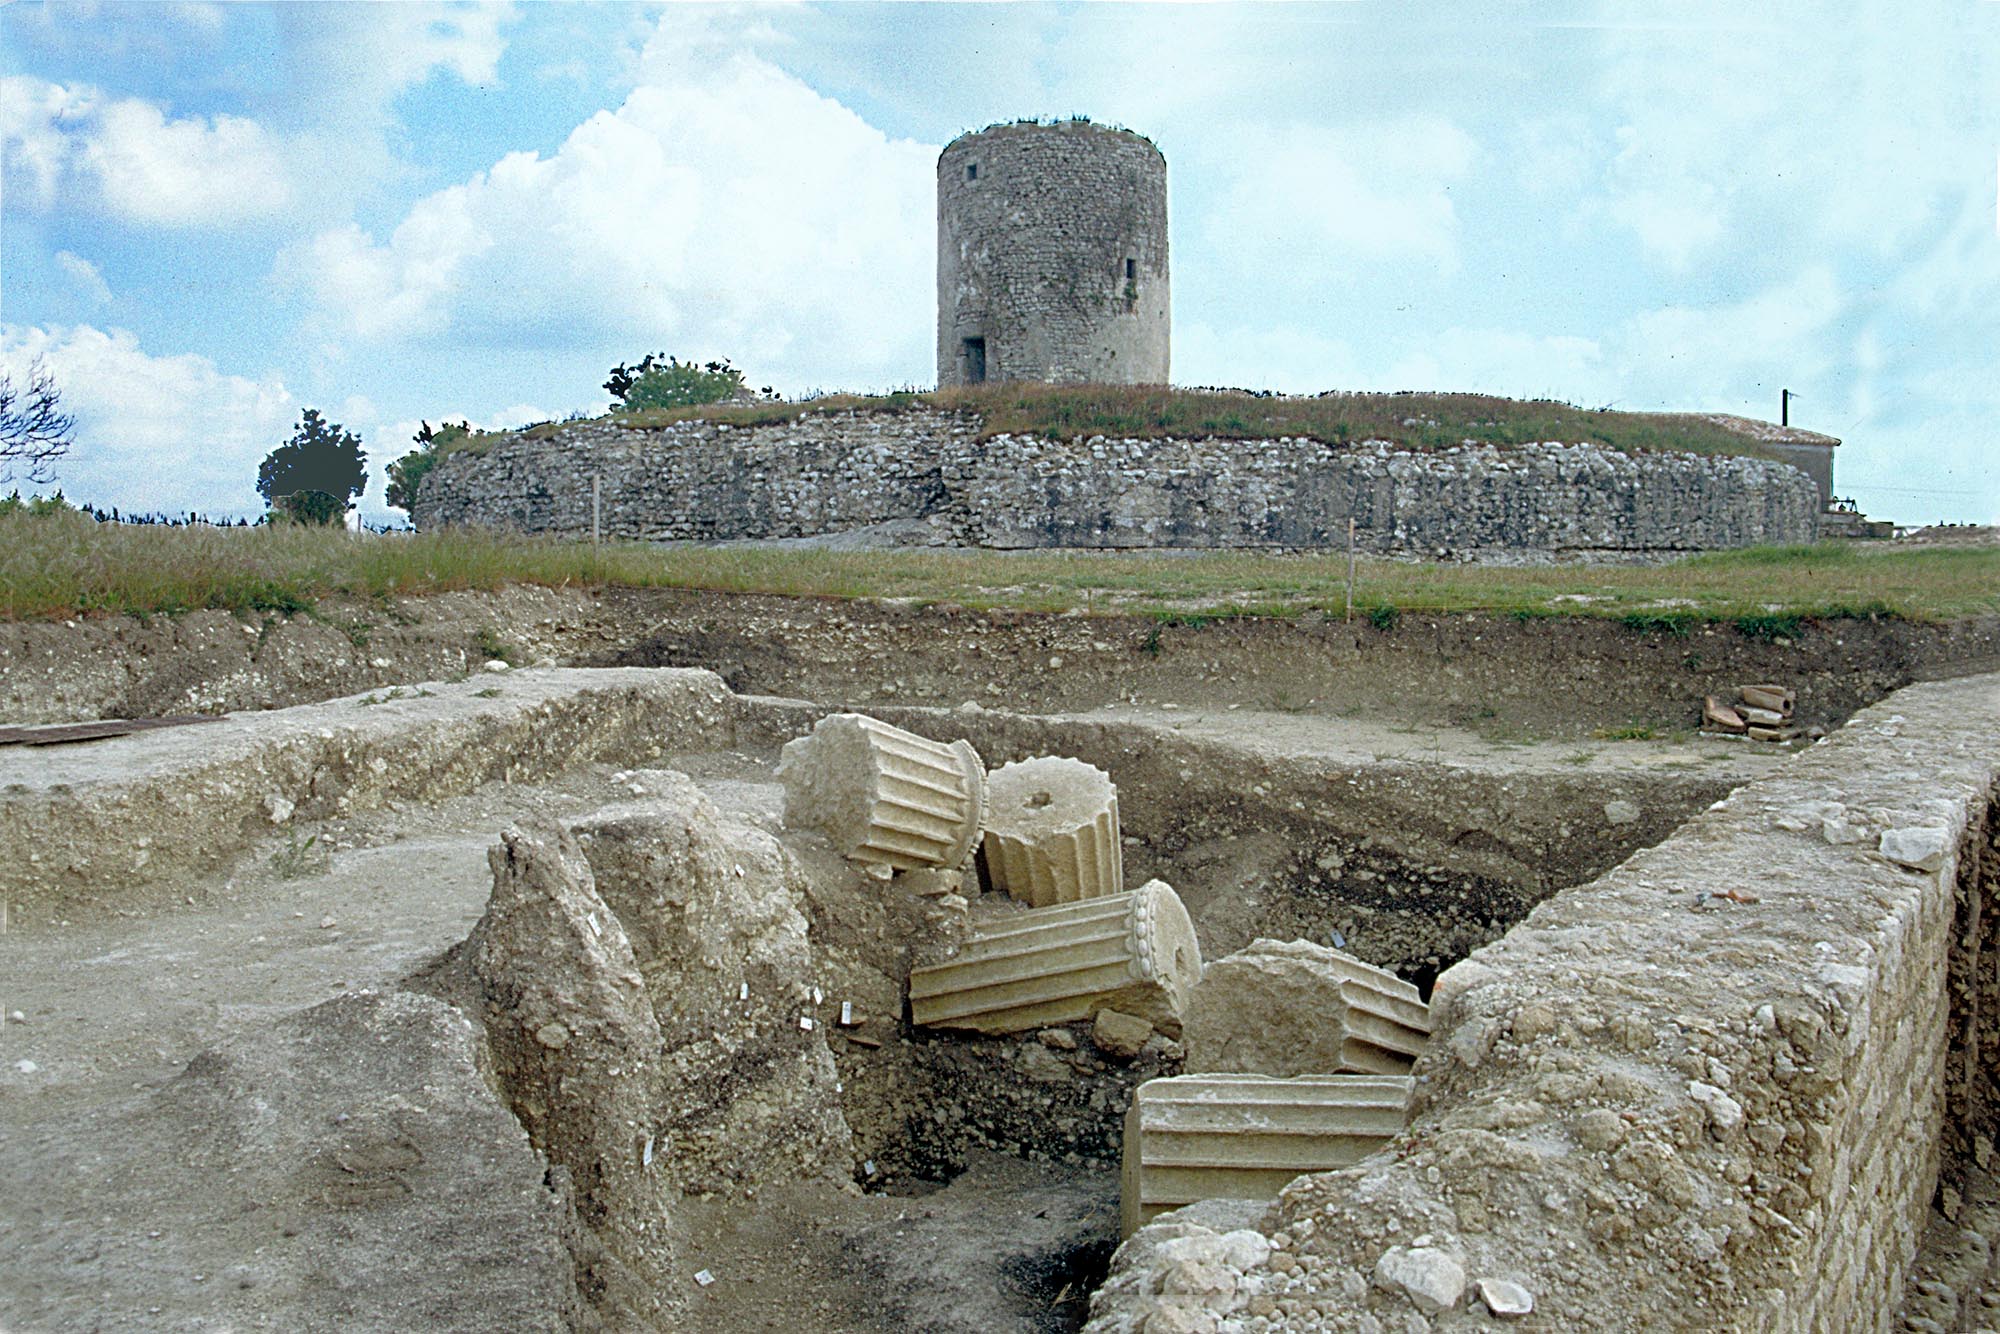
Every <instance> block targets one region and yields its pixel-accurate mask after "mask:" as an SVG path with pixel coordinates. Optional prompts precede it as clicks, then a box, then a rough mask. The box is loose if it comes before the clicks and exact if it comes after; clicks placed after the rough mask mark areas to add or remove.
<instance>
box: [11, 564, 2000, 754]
mask: <svg viewBox="0 0 2000 1334" xmlns="http://www.w3.org/2000/svg"><path fill="white" fill-rule="evenodd" d="M496 656H501V657H505V658H507V659H509V660H511V661H513V662H514V663H516V664H523V663H532V662H538V661H555V662H562V663H565V664H571V665H578V666H699V667H707V668H710V669H712V670H714V671H716V672H719V673H720V674H721V675H722V677H723V679H724V680H725V681H726V682H727V683H728V684H729V685H730V687H731V688H733V689H735V690H738V691H742V692H756V693H764V694H778V695H789V696H793V697H795V698H805V699H812V700H815V701H817V702H819V703H822V704H825V705H828V706H830V707H831V706H837V705H841V704H863V703H873V704H880V703H888V702H894V703H901V704H931V705H957V704H961V703H963V702H965V701H966V700H977V701H979V702H981V703H986V704H993V705H1004V706H1005V707H1008V708H1011V709H1017V710H1021V711H1024V712H1078V711H1082V710H1087V709H1094V708H1099V707H1102V706H1104V705H1107V704H1113V703H1119V702H1134V703H1147V704H1156V705H1163V704H1177V705H1181V706H1183V707H1197V706H1212V707H1216V708H1226V707H1227V706H1229V705H1232V704H1234V705H1238V706H1240V707H1243V708H1255V709H1263V710H1269V711H1273V712H1285V713H1313V714H1326V715H1336V716H1339V715H1347V716H1367V717H1372V718H1378V719H1385V720H1393V721H1403V722H1410V723H1423V724H1441V723H1448V724H1454V725H1458V726H1464V727H1470V728H1474V729H1477V730H1479V731H1481V732H1484V733H1486V734H1488V735H1495V736H1503V737H1504V736H1508V735H1533V736H1548V737H1575V736H1587V735H1589V734H1590V733H1591V732H1593V731H1597V730H1601V729H1607V728H1614V729H1615V728H1626V727H1651V728H1655V729H1660V730H1677V729H1688V728H1692V727H1694V726H1695V724H1696V722H1697V721H1698V718H1699V708H1700V701H1701V697H1702V696H1703V695H1704V694H1708V693H1726V692H1727V691H1729V690H1730V689H1731V688H1733V687H1734V686H1736V685H1738V684H1740V683H1742V682H1744V681H1747V680H1752V679H1760V680H1761V679H1772V680H1780V681H1784V682H1786V683H1787V684H1790V685H1793V686H1794V687H1796V688H1797V690H1798V692H1799V702H1800V710H1801V717H1802V720H1803V721H1805V722H1808V723H1819V724H1822V725H1826V726H1832V725H1835V724H1837V723H1839V722H1840V721H1841V720H1843V719H1845V718H1846V717H1847V716H1848V715H1849V714H1851V713H1853V712H1854V710H1855V709H1857V708H1860V707H1862V706H1863V705H1865V704H1867V703H1869V702H1871V701H1873V700H1875V699H1879V698H1880V697H1881V696H1882V695H1884V694H1886V693H1887V692H1888V691H1890V690H1893V689H1896V688H1897V687H1899V686H1903V685H1907V684H1910V683H1911V682H1913V681H1923V680H1932V679H1939V678H1944V677H1952V676H1961V675H1966V674H1969V673H1973V672H1979V671H1991V670H1995V669H2000V617H1986V618H1980V619H1976V620H1968V621H1961V622H1954V623H1949V624H1937V625H1917V624H1911V623H1908V622H1900V621H1865V620H1863V621H1853V620H1848V621H1830V622H1825V623H1811V622H1808V623H1806V624H1804V625H1802V626H1800V627H1799V628H1798V629H1797V630H1796V631H1795V632H1794V633H1790V634H1779V635H1777V636H1776V637H1775V638H1771V639H1762V638H1756V637H1752V636H1748V635H1745V634H1744V633H1743V632H1742V631H1740V630H1738V629H1737V628H1736V627H1735V626H1734V625H1717V626H1710V627H1698V628H1695V629H1692V630H1690V631H1688V632H1687V633H1684V634H1677V633H1674V632H1672V631H1669V630H1634V629H1631V628H1628V627H1626V626H1624V625H1622V624H1619V623H1617V622H1612V621H1603V620H1588V619H1559V618H1543V619H1534V620H1527V621H1521V620H1515V619H1513V618H1510V617H1505V616H1492V615H1482V614H1467V615H1456V616H1436V617H1431V616H1418V615H1405V616H1403V617H1401V618H1400V619H1399V620H1398V621H1397V622H1396V623H1395V624H1394V625H1392V626H1389V627H1387V628H1381V627H1377V626H1375V625H1373V624H1371V623H1369V622H1367V621H1366V620H1362V619H1357V620H1355V621H1353V622H1344V621H1341V620H1338V619H1328V618H1324V617H1316V616H1314V617H1305V618H1301V619H1299V620H1296V621H1284V620H1274V619H1250V618H1244V619H1234V620H1223V621H1212V622H1208V623H1205V624H1200V625H1176V624H1167V623H1163V622H1161V621H1158V620H1155V619H1153V618H1150V617H1145V616H1130V615H1074V614H1070V615H1048V614H1038V613H1028V612H970V611H965V610H962V609H957V608H951V607H916V606H910V605H899V604H890V603H880V602H860V601H836V600H830V599H801V598H779V597H764V596H748V595H730V594H717V593H702V592H681V591H675V590H670V589H612V590H603V591H594V592H586V591H578V590H558V589H547V588H538V587H514V588H509V589H506V590H503V591H501V592H497V593H451V594H443V595H439V596H435V597H427V598H402V599H392V600H390V601H389V602H387V603H386V604H378V603H350V604H334V603H329V604H327V605H325V606H323V607H321V608H319V609H317V610H316V611H315V612H313V613H312V614H310V615H304V614H302V615H296V616H291V617H284V616H278V615H275V614H269V615H265V616H261V617H257V618H254V619H245V618H239V617H236V616H232V615H229V614H227V613H223V612H195V613H189V614H186V615H182V616H176V617H152V618H149V619H147V620H146V621H143V622H142V621H139V620H136V619H133V618H130V617H104V618H85V619H79V620H75V621H63V622H43V623H10V624H7V625H0V721H6V722H13V723H43V722H63V721H74V720H80V719H88V718H100V717H139V716H149V715H159V714H167V713H176V712H224V711H234V710H241V709H257V708H276V707H284V706H287V705H291V704H298V703H306V702H310V701H313V700H318V699H327V698H332V697H335V696H338V695H342V694H349V693H353V692H355V691H361V690H368V689H372V688H375V687H379V686H382V685H387V684H393V683H397V682H406V681H419V680H436V679H440V678H445V677H449V676H451V675H453V674H455V673H461V672H464V671H466V670H469V669H471V668H476V667H477V666H478V665H479V664H480V663H482V662H484V661H486V660H487V659H490V658H493V657H496Z"/></svg>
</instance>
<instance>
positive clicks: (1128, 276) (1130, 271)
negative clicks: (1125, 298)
mask: <svg viewBox="0 0 2000 1334" xmlns="http://www.w3.org/2000/svg"><path fill="white" fill-rule="evenodd" d="M1125 281H1126V282H1128V283H1136V282H1138V281H1139V261H1138V260H1136V259H1133V258H1132V257H1131V256H1129V255H1127V256H1126V257H1125Z"/></svg>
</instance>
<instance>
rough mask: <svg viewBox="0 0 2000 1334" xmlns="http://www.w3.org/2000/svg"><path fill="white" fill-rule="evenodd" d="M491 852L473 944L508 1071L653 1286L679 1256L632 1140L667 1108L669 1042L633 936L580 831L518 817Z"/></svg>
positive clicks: (524, 1112) (495, 1054)
mask: <svg viewBox="0 0 2000 1334" xmlns="http://www.w3.org/2000/svg"><path fill="white" fill-rule="evenodd" d="M487 860H488V862H489V864H490V865H491V867H492V870H493V894H492V898H491V899H490V900H489V902H488V903H487V907H486V915H485V916H484V917H482V918H481V919H480V921H479V925H478V927H477V928H476V929H475V930H474V932H473V934H472V938H471V941H470V942H469V951H468V953H469V958H470V962H471V965H472V975H473V976H474V977H475V978H476V979H477V982H478V986H479V989H480V993H481V997H482V1000H483V1002H484V1005H485V1010H486V1032H487V1042H488V1047H489V1050H490V1051H491V1053H492V1058H493V1065H494V1070H495V1074H496V1075H497V1076H498V1078H499V1082H500V1085H501V1087H502V1089H503V1091H504V1093H505V1096H506V1099H507V1102H508V1104H509V1105H510V1106H511V1107H512V1108H513V1109H514V1112H515V1114H516V1115H517V1116H519V1117H520V1119H521V1124H522V1126H523V1127H524V1128H525V1129H526V1130H527V1132H528V1138H529V1139H530V1140H531V1141H532V1142H533V1144H534V1146H535V1148H536V1149H538V1150H540V1151H541V1152H542V1153H543V1154H544V1155H546V1156H547V1157H548V1159H549V1161H550V1162H551V1163H554V1164H556V1165H558V1166H560V1167H564V1168H567V1169H568V1171H569V1173H570V1176H571V1179H572V1181H573V1182H574V1183H575V1186H576V1200H577V1211H578V1214H579V1216H580V1218H581V1220H582V1221H583V1223H584V1224H585V1225H586V1226H588V1227H589V1228H591V1229H592V1230H593V1231H594V1232H595V1233H596V1234H597V1235H598V1237H599V1238H600V1239H601V1240H602V1241H603V1242H604V1243H605V1244H606V1245H607V1246H608V1247H609V1248H610V1250H611V1252H612V1253H613V1254H614V1255H615V1256H616V1257H617V1260H618V1261H619V1262H620V1263H621V1264H622V1265H623V1266H625V1267H627V1268H628V1269H629V1271H630V1272H631V1273H632V1275H633V1283H634V1286H633V1291H634V1292H635V1293H646V1292H650V1291H652V1290H654V1289H657V1288H659V1286H660V1283H661V1280H662V1279H663V1277H664V1273H663V1266H664V1265H665V1264H666V1262H667V1261H668V1259H669V1258H670V1257H669V1255H668V1254H667V1252H666V1248H667V1246H668V1245H669V1241H670V1238H671V1236H672V1232H671V1228H670V1226H663V1225H662V1224H663V1223H664V1222H665V1220H667V1219H668V1218H669V1217H670V1214H669V1204H670V1195H669V1192H668V1191H667V1190H666V1189H665V1187H664V1183H663V1182H662V1181H661V1180H660V1179H659V1178H658V1177H656V1176H655V1175H654V1174H653V1173H651V1172H650V1171H647V1170H646V1169H644V1168H642V1167H640V1166H639V1165H638V1164H636V1163H634V1162H633V1161H632V1160H631V1156H630V1152H629V1145H630V1143H631V1135H632V1129H633V1127H635V1126H643V1125H647V1124H649V1123H650V1122H651V1120H652V1118H653V1115H654V1107H655V1105H656V1104H655V1101H654V1100H655V1096H656V1085H657V1080H658V1073H659V1072H658V1065H657V1061H658V1054H659V1052H660V1050H661V1048H662V1046H663V1042H662V1039H661V1035H660V1028H659V1023H658V1021H657V1019H656V1018H655V1016H654V1014H653V1010H652V1007H651V1006H650V1005H648V1004H647V1002H646V996H645V993H644V992H643V991H640V990H638V989H637V988H634V987H631V986H628V985H626V984H625V983H624V981H623V979H624V978H626V977H629V976H634V975H636V973H637V964H636V963H635V962H634V960H633V957H632V947H631V944H630V943H629V941H628V940H627V939H626V936H625V932H624V931H623V930H622V929H621V928H620V926H619V924H618V920H617V918H615V917H614V916H612V914H611V912H610V910H609V909H607V908H606V907H605V905H604V901H603V899H601V898H600V897H599V896H598V893H597V887H596V883H595V881H594V879H593V878H592V876H591V873H590V866H589V863H588V862H587V861H586V860H585V859H584V856H583V853H582V851H581V849H580V848H579V847H578V846H577V844H576V842H575V840H574V838H573V837H572V836H571V835H570V834H569V833H568V832H567V831H563V830H557V831H554V832H553V835H552V836H551V835H550V834H543V835H542V836H540V837H537V836H533V835H530V834H527V833H523V832H522V831H521V830H518V829H509V830H507V831H506V832H505V833H504V834H503V835H502V836H501V841H500V843H499V844H498V845H497V846H496V847H494V848H493V849H492V851H491V852H490V853H489V854H488V858H487ZM634 1300H646V1299H643V1298H640V1297H635V1298H634Z"/></svg>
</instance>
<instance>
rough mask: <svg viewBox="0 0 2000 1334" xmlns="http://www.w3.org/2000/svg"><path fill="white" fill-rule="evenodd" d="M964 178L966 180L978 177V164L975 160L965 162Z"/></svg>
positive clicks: (973, 179)
mask: <svg viewBox="0 0 2000 1334" xmlns="http://www.w3.org/2000/svg"><path fill="white" fill-rule="evenodd" d="M965 179H966V180H968V181H976V180H978V179H979V164H978V163H977V162H968V163H966V164H965Z"/></svg>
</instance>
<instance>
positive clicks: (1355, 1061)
mask: <svg viewBox="0 0 2000 1334" xmlns="http://www.w3.org/2000/svg"><path fill="white" fill-rule="evenodd" d="M1430 1031H1431V1020H1430V1007H1428V1006H1427V1005H1425V1004H1424V1002H1423V999H1422V997H1421V994H1420V993H1419V992H1418V991H1417V989H1416V988H1415V987H1414V986H1411V985H1410V984H1409V983H1408V982H1405V981H1403V980H1402V979H1401V978H1399V977H1397V976H1396V975H1395V974H1394V973H1390V972H1385V971H1384V970H1382V969H1380V968H1377V967H1375V966H1374V965H1372V964H1368V963H1363V962H1362V961H1361V960H1359V959H1357V958H1355V957H1353V956H1352V955H1350V954H1343V953H1341V952H1340V951H1339V950H1333V949H1328V948H1327V947H1326V946H1324V945H1316V944H1314V943H1312V942H1311V941H1305V940H1292V941H1279V940H1254V941H1252V942H1251V943H1250V945H1249V946H1248V947H1247V948H1245V949H1242V950H1239V951H1238V952H1237V953H1235V954H1232V955H1230V956H1229V957H1228V958H1226V959H1220V960H1217V961H1216V962H1215V963H1212V964H1209V965H1208V966H1207V967H1206V968H1205V969H1204V970H1203V971H1202V979H1201V985H1200V986H1198V987H1196V988H1195V989H1194V992H1193V993H1192V994H1191V995H1190V996H1189V998H1188V1011H1187V1022H1186V1028H1185V1031H1184V1033H1183V1035H1182V1040H1183V1042H1185V1043H1186V1045H1187V1068H1188V1069H1189V1070H1190V1071H1205V1070H1216V1071H1224V1070H1226V1071H1235V1072H1238V1073H1244V1074H1260V1075H1277V1076H1281V1077H1282V1076H1286V1075H1314V1074H1338V1073H1343V1072H1345V1073H1351V1074H1382V1075H1400V1074H1407V1073H1409V1069H1410V1066H1411V1064H1412V1062H1414V1061H1415V1060H1416V1057H1417V1053H1419V1052H1421V1051H1422V1050H1423V1049H1424V1044H1425V1043H1426V1042H1428V1041H1429V1040H1430Z"/></svg>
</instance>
